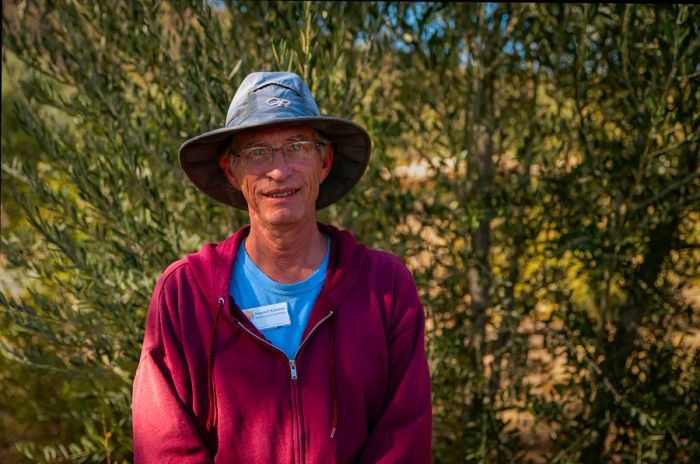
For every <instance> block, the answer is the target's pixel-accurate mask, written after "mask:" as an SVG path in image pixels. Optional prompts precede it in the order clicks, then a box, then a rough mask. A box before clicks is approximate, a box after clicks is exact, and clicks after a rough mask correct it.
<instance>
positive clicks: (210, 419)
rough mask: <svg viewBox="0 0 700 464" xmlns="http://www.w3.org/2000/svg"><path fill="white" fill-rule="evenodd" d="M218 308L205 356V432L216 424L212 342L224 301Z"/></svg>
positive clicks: (220, 300)
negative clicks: (206, 397) (206, 396)
mask: <svg viewBox="0 0 700 464" xmlns="http://www.w3.org/2000/svg"><path fill="white" fill-rule="evenodd" d="M218 303H219V306H218V308H217V310H216V316H214V325H213V327H212V328H211V337H210V339H209V353H208V354H207V387H208V389H209V415H207V431H209V432H211V431H212V429H213V428H214V423H215V422H216V388H215V387H214V340H215V339H216V325H217V323H218V322H219V316H220V315H221V310H222V309H223V307H224V299H223V298H219V301H218Z"/></svg>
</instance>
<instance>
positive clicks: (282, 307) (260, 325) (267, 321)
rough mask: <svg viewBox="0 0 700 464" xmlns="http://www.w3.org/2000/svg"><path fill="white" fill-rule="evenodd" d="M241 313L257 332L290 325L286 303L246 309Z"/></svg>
mask: <svg viewBox="0 0 700 464" xmlns="http://www.w3.org/2000/svg"><path fill="white" fill-rule="evenodd" d="M243 312H244V313H245V315H246V316H248V319H250V322H252V323H253V325H254V326H255V327H256V328H257V329H258V330H265V329H272V328H274V327H284V326H287V325H292V320H291V319H290V318H289V311H288V310H287V302H286V301H285V302H283V303H275V304H271V305H265V306H257V307H255V308H248V309H245V310H243Z"/></svg>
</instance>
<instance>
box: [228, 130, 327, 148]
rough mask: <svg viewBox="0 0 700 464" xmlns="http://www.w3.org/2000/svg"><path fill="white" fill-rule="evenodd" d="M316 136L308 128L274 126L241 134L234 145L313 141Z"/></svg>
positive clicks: (235, 138) (235, 137) (235, 139)
mask: <svg viewBox="0 0 700 464" xmlns="http://www.w3.org/2000/svg"><path fill="white" fill-rule="evenodd" d="M314 136H315V131H314V130H313V129H312V128H310V127H306V126H272V127H263V128H260V129H251V130H247V131H242V132H239V133H238V134H236V135H235V136H234V138H233V143H234V145H236V146H241V145H249V144H251V143H266V142H270V141H280V140H311V139H313V138H314Z"/></svg>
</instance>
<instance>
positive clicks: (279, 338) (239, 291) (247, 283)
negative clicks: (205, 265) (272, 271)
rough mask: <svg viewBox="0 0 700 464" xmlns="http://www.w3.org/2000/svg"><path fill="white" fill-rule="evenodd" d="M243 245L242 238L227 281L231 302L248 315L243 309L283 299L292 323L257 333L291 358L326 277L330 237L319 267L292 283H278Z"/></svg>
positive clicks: (270, 303)
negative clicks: (252, 257)
mask: <svg viewBox="0 0 700 464" xmlns="http://www.w3.org/2000/svg"><path fill="white" fill-rule="evenodd" d="M244 245H245V243H244V241H242V242H241V244H240V245H239V247H238V251H237V253H236V260H235V262H234V264H233V272H232V273H231V281H230V282H229V292H230V294H231V296H232V297H233V301H235V302H236V304H237V305H238V307H239V308H241V310H243V312H244V313H247V314H249V313H250V311H246V310H249V309H251V308H259V307H261V306H267V305H272V304H275V303H285V302H286V304H287V311H288V312H289V319H290V322H291V323H290V324H289V325H285V326H281V327H272V328H267V329H261V330H260V332H261V333H262V334H263V335H265V338H267V340H268V341H269V342H270V343H272V344H273V345H274V346H276V347H277V348H279V349H281V350H282V351H284V352H285V354H286V355H287V357H288V358H289V359H294V355H295V354H296V351H297V349H298V348H299V344H300V343H301V336H302V335H303V333H304V329H305V328H306V324H307V322H308V321H309V316H310V315H311V308H312V307H313V305H314V302H315V301H316V298H317V297H318V294H319V293H320V292H321V287H323V283H324V282H325V280H326V269H328V257H329V255H330V238H329V239H328V248H327V250H326V257H325V258H324V260H323V263H321V266H320V267H319V268H318V269H316V271H314V273H313V274H311V275H310V276H309V277H308V278H307V279H305V280H302V281H301V282H296V283H293V284H281V283H279V282H275V281H274V280H272V279H271V278H270V277H268V276H267V275H266V274H265V273H264V272H263V271H261V270H260V269H259V268H258V267H257V266H256V265H255V263H254V262H253V260H252V259H250V256H248V253H246V251H245V246H244ZM282 312H283V311H282ZM249 317H250V315H249ZM254 324H255V320H254ZM256 326H257V324H256ZM258 328H259V327H258Z"/></svg>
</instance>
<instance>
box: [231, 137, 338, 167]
mask: <svg viewBox="0 0 700 464" xmlns="http://www.w3.org/2000/svg"><path fill="white" fill-rule="evenodd" d="M324 145H325V143H324V142H319V141H313V142H311V141H302V142H290V143H285V144H284V145H282V146H281V147H252V148H246V149H244V150H241V151H238V152H234V151H233V150H232V149H230V150H229V155H231V156H234V157H237V158H239V159H240V160H241V164H242V165H243V167H244V168H249V169H260V168H264V167H267V166H271V165H272V161H273V157H274V155H275V150H282V154H283V155H284V159H285V160H286V161H287V163H290V164H291V163H306V162H308V161H310V160H311V158H312V157H313V156H315V155H318V154H320V153H321V151H320V150H319V149H320V147H322V146H324Z"/></svg>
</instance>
